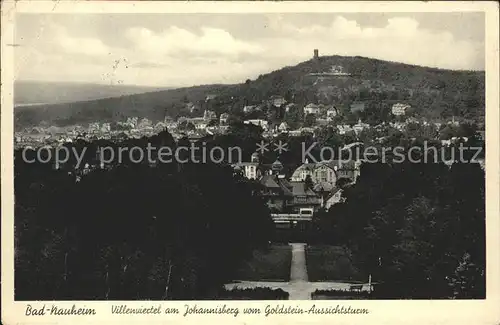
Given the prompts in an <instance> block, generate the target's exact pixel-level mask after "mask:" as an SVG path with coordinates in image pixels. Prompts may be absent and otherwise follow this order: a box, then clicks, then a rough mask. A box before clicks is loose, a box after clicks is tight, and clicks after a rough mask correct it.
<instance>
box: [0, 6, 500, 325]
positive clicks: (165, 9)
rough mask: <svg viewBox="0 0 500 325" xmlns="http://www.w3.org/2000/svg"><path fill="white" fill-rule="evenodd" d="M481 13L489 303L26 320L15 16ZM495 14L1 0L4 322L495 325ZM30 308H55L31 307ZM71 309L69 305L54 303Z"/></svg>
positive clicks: (499, 239)
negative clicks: (19, 287)
mask: <svg viewBox="0 0 500 325" xmlns="http://www.w3.org/2000/svg"><path fill="white" fill-rule="evenodd" d="M466 11H477V12H485V16H486V17H485V18H486V21H485V26H486V32H485V35H486V51H485V53H486V63H487V67H486V107H487V111H486V121H487V126H486V139H487V151H486V216H487V217H486V219H487V227H486V238H487V299H486V300H477V301H458V300H457V301H454V300H450V301H442V300H440V301H430V300H420V301H415V300H413V301H381V300H378V301H359V300H350V301H307V302H298V301H286V302H277V301H268V302H255V301H254V302H230V301H229V302H228V301H225V302H222V301H217V302H207V301H205V302H197V304H198V306H209V305H210V306H214V305H221V304H224V303H226V304H227V305H231V306H235V307H236V306H239V307H240V309H241V306H259V307H262V308H263V307H265V306H266V305H272V306H275V305H278V304H285V305H287V306H299V305H300V306H302V307H303V308H307V309H309V307H310V306H312V304H315V305H316V306H317V307H329V306H332V305H333V306H335V305H337V304H343V305H350V306H352V307H354V308H368V309H369V310H370V314H369V315H327V316H320V315H315V316H310V315H308V316H297V315H280V316H270V317H264V316H263V315H260V316H248V315H242V313H241V312H240V315H239V316H238V317H236V318H235V317H233V316H229V315H228V316H189V317H186V318H184V317H182V316H179V315H177V316H173V315H172V316H170V315H161V316H149V317H147V316H119V315H112V314H111V311H110V309H111V307H110V305H111V304H113V303H114V304H119V303H125V304H127V305H129V306H136V307H139V306H141V305H157V304H161V305H162V306H163V307H164V308H165V307H177V308H179V309H180V310H181V311H182V310H184V307H183V306H184V304H185V303H189V304H193V303H194V302H172V301H161V302H138V301H136V302H96V301H78V302H75V303H77V304H78V305H79V306H83V305H85V306H86V307H89V308H95V309H96V311H97V313H98V315H97V316H43V317H33V316H31V317H27V316H24V310H25V307H26V304H27V302H14V301H13V293H14V282H13V280H14V278H13V276H14V273H13V267H14V265H13V260H14V258H13V256H14V255H13V253H14V250H13V211H14V208H13V202H14V194H13V159H12V157H13V71H12V70H13V48H12V47H11V46H7V44H12V43H13V40H14V38H13V32H14V16H15V13H21V12H22V13H49V12H50V13H131V12H132V13H153V12H154V13H201V12H203V13H244V12H245V13H251V12H255V13H257V12H258V13H264V12H269V13H273V12H274V13H285V12H466ZM498 23H499V15H498V4H497V3H496V2H493V1H491V2H479V1H478V2H459V1H457V2H455V1H454V2H387V1H386V2H371V1H370V2H309V1H308V2H260V1H259V2H218V3H216V2H152V1H151V2H135V1H130V2H118V1H110V2H102V1H101V2H93V1H81V2H80V1H66V2H65V1H18V2H12V1H6V2H3V3H2V40H1V42H2V43H1V45H2V46H1V62H2V86H1V96H2V98H1V140H2V141H1V149H2V150H1V206H2V281H1V282H2V323H3V324H8V325H11V324H21V323H24V324H32V323H46V324H47V323H52V324H53V323H63V324H65V323H68V322H71V323H74V324H84V323H90V322H91V323H104V322H106V323H136V322H138V323H168V324H173V323H176V324H181V323H193V324H197V323H200V322H213V321H217V322H218V323H243V324H245V323H252V324H254V323H273V324H294V323H313V322H314V323H320V322H325V323H331V322H335V323H336V324H358V323H364V322H369V324H382V323H383V324H400V323H401V322H402V321H403V322H405V323H415V324H448V323H449V324H499V323H500V311H499V309H500V308H499V306H500V282H499V275H500V264H499V261H500V250H499V248H500V236H499V230H500V223H499V216H500V213H499V211H500V209H499V200H498V198H499V178H500V173H499V170H500V169H499V143H500V142H499V107H500V106H499V75H498V71H499V70H500V66H499V30H498V27H499V25H498ZM32 303H33V304H35V305H42V304H44V303H45V304H47V305H51V304H52V303H53V302H32ZM54 303H57V305H58V306H60V307H71V306H72V305H73V303H74V302H54Z"/></svg>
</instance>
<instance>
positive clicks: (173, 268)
mask: <svg viewBox="0 0 500 325" xmlns="http://www.w3.org/2000/svg"><path fill="white" fill-rule="evenodd" d="M120 145H126V144H120ZM117 146H119V145H117ZM271 230H272V221H271V220H270V217H269V213H268V211H267V209H266V208H265V205H264V204H263V203H262V202H261V201H260V199H259V198H258V197H256V196H255V195H254V194H253V189H252V188H251V187H250V185H249V184H248V183H247V182H245V181H243V179H241V178H238V176H233V172H232V169H231V168H225V167H222V166H218V165H213V164H189V163H188V164H184V165H182V166H179V165H175V164H173V165H165V166H163V165H160V166H156V167H151V166H149V165H148V164H123V165H120V166H115V167H114V168H112V169H111V170H104V169H100V168H97V169H95V170H94V171H91V172H90V173H88V174H87V175H85V176H82V177H81V179H80V180H79V181H76V179H75V175H74V174H73V173H72V174H69V172H68V170H65V169H64V168H63V169H59V170H54V169H52V168H51V166H50V165H47V164H24V163H21V162H20V161H19V160H17V161H16V164H15V240H16V243H15V298H16V299H17V300H46V299H57V300H64V299H76V300H78V299H89V300H92V299H110V300H129V299H195V298H196V299H203V298H207V297H213V296H216V295H217V293H218V291H219V290H221V288H222V284H224V283H227V282H228V281H229V280H230V279H231V278H232V276H233V272H234V271H235V269H236V267H237V266H238V264H239V263H240V262H241V260H242V259H243V258H246V257H247V256H248V254H250V253H251V251H252V250H253V249H255V248H257V247H259V246H261V245H265V244H267V242H268V240H269V238H270V231H271Z"/></svg>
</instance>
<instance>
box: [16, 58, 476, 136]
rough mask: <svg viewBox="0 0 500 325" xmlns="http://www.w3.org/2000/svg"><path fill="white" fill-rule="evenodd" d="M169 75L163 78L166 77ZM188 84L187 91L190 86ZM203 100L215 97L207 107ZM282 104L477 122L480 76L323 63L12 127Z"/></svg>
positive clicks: (23, 110)
mask: <svg viewBox="0 0 500 325" xmlns="http://www.w3.org/2000/svg"><path fill="white" fill-rule="evenodd" d="M333 65H337V66H341V67H342V68H343V70H344V71H345V72H347V73H349V74H350V75H351V76H349V77H345V76H344V77H341V76H339V77H327V78H320V77H317V76H311V75H309V74H310V73H321V72H326V71H329V70H330V68H331V67H332V66H333ZM165 73H168V71H165ZM195 79H196V77H195V76H194V77H193V83H195V82H196V80H195ZM207 95H216V98H215V99H212V100H211V101H209V102H208V103H207V102H206V101H205V99H206V97H207ZM273 95H280V96H284V97H285V99H286V100H287V101H288V102H294V103H296V104H298V106H299V107H300V106H302V105H306V104H308V103H324V104H334V105H336V106H337V107H340V108H342V107H344V108H346V107H349V105H350V104H351V103H352V102H354V101H365V102H372V103H373V102H375V103H379V104H384V103H385V104H387V105H389V104H390V103H393V102H397V101H404V102H406V103H409V104H411V105H412V106H413V107H414V108H415V109H414V111H413V114H414V115H415V116H417V117H426V118H429V119H436V118H437V119H439V118H450V117H451V116H462V117H465V118H467V119H472V120H475V121H477V122H482V121H483V120H484V111H485V109H484V108H485V73H484V71H452V70H443V69H436V68H428V67H420V66H415V65H408V64H402V63H396V62H388V61H382V60H376V59H370V58H365V57H343V56H325V57H320V58H319V59H318V60H309V61H306V62H303V63H300V64H298V65H296V66H291V67H285V68H282V69H279V70H276V71H273V72H271V73H268V74H264V75H260V76H259V77H258V78H257V79H256V80H246V82H243V83H241V84H235V85H201V86H194V87H186V88H178V89H170V90H163V91H155V92H148V93H143V94H134V95H124V96H120V97H113V98H106V99H99V100H90V101H82V102H74V103H63V104H53V105H36V106H29V107H18V108H16V111H15V121H16V122H15V123H16V127H17V128H19V127H24V126H31V125H37V124H39V123H40V122H42V121H45V122H47V123H49V124H53V125H61V126H62V125H71V124H83V123H89V122H93V121H101V122H103V121H109V122H111V121H117V120H124V119H126V118H127V117H133V116H138V117H146V118H149V119H151V120H153V121H157V120H163V118H164V117H165V115H169V116H172V117H177V116H181V115H190V114H191V113H190V112H189V109H188V108H187V105H186V103H188V102H191V103H193V104H195V105H197V106H199V108H200V113H197V114H202V111H203V110H204V109H205V108H210V109H213V110H215V111H216V112H217V113H222V112H239V111H241V110H242V108H243V106H244V105H251V104H259V103H261V102H262V101H263V100H266V99H268V98H269V97H270V96H273Z"/></svg>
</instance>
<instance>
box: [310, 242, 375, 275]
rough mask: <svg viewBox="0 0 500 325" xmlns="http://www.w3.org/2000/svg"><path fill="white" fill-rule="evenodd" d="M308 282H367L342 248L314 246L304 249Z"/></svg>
mask: <svg viewBox="0 0 500 325" xmlns="http://www.w3.org/2000/svg"><path fill="white" fill-rule="evenodd" d="M306 263H307V272H308V275H309V281H346V282H351V281H353V282H354V281H367V279H365V278H364V276H363V275H362V274H361V273H360V272H359V271H358V270H357V269H356V268H355V267H354V266H353V265H352V263H351V259H350V257H349V252H347V251H346V250H345V249H344V248H343V247H339V246H328V245H316V246H308V247H307V249H306Z"/></svg>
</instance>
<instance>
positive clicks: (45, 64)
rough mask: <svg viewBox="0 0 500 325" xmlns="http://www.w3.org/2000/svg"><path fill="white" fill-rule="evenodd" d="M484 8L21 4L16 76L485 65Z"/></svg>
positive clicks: (145, 82) (124, 80) (167, 77)
mask: <svg viewBox="0 0 500 325" xmlns="http://www.w3.org/2000/svg"><path fill="white" fill-rule="evenodd" d="M484 29H485V26H484V14H483V13H474V12H470V13H390V14H384V13H286V14H277V13H270V14H265V13H263V14H261V13H252V14H227V13H226V14H26V13H23V14H17V16H16V25H15V44H16V46H15V50H14V51H15V63H14V64H15V78H16V80H39V81H56V82H86V83H100V84H127V85H141V86H155V87H180V86H190V85H200V84H209V83H237V82H244V80H246V79H255V78H256V77H257V76H258V75H259V74H263V73H267V72H271V71H273V70H276V69H279V68H281V67H284V66H290V65H295V64H297V63H300V62H303V61H306V60H309V59H310V58H311V57H312V54H313V50H314V49H318V50H319V53H320V56H321V55H349V56H352V55H360V56H365V57H372V58H377V59H382V60H389V61H397V62H404V63H409V64H416V65H422V66H429V67H438V68H445V69H460V70H484V68H485V59H484V56H485V53H484V51H485V50H484V49H485V35H484V34H485V30H484Z"/></svg>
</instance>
